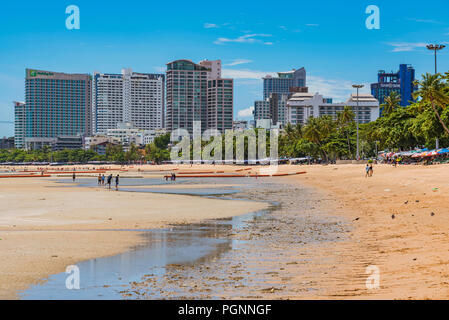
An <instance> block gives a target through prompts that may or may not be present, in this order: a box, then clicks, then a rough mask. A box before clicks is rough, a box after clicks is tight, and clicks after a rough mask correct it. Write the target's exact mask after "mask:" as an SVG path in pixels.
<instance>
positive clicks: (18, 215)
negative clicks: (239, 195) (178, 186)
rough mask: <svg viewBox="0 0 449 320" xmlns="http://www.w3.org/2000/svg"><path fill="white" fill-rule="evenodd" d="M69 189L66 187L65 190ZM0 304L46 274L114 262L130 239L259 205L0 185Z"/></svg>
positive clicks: (19, 182) (41, 182)
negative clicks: (74, 266) (144, 231)
mask: <svg viewBox="0 0 449 320" xmlns="http://www.w3.org/2000/svg"><path fill="white" fill-rule="evenodd" d="M69 185H70V184H69ZM0 201H1V202H2V210H1V212H0V239H1V240H0V261H2V263H1V264H0V298H3V299H5V298H6V299H11V298H17V295H16V294H17V292H18V290H24V289H26V288H27V287H28V286H29V285H30V284H33V283H37V282H38V281H39V280H40V279H43V278H45V277H47V276H49V275H51V274H55V273H59V272H64V271H65V268H66V267H67V266H69V265H71V264H75V263H76V262H79V261H83V260H86V259H91V258H96V257H103V256H109V255H114V254H118V253H120V252H124V251H126V250H129V249H130V248H132V247H134V246H135V245H138V244H139V243H141V242H142V241H143V240H142V238H141V237H139V233H138V232H132V231H128V232H127V231H115V232H114V231H107V230H118V229H130V230H136V229H137V230H139V229H151V228H162V227H167V226H168V225H170V224H185V223H192V222H199V221H202V220H204V219H217V218H224V217H231V216H234V215H241V214H244V213H247V212H253V211H258V210H262V209H265V208H266V207H267V204H266V203H262V202H250V201H230V200H220V199H208V198H201V197H194V196H183V195H167V194H153V193H137V192H134V193H131V192H116V191H113V190H111V191H110V190H107V189H105V188H85V187H65V186H64V185H62V184H56V183H55V182H54V181H53V180H50V178H32V179H27V178H25V179H2V180H1V181H0Z"/></svg>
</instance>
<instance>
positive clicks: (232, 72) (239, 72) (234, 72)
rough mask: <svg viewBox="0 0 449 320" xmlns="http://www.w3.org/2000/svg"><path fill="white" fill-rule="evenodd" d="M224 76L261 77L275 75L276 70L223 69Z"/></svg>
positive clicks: (235, 77)
mask: <svg viewBox="0 0 449 320" xmlns="http://www.w3.org/2000/svg"><path fill="white" fill-rule="evenodd" d="M221 72H222V73H223V77H224V78H233V79H259V80H260V79H262V78H263V77H265V76H266V75H271V76H275V75H276V72H265V71H255V70H249V69H223V70H222V71H221Z"/></svg>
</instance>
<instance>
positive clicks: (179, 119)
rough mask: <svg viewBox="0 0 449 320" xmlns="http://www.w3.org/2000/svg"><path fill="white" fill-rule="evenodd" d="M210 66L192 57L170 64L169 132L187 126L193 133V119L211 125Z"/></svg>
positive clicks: (203, 124) (168, 95) (167, 121)
mask: <svg viewBox="0 0 449 320" xmlns="http://www.w3.org/2000/svg"><path fill="white" fill-rule="evenodd" d="M209 70H210V69H209V68H207V67H204V66H201V65H199V64H196V63H194V62H192V61H190V60H176V61H173V62H170V63H167V116H166V127H167V130H168V131H172V130H175V129H186V130H187V131H189V132H190V133H193V121H199V122H201V129H202V130H205V128H207V76H208V75H207V73H208V71H209Z"/></svg>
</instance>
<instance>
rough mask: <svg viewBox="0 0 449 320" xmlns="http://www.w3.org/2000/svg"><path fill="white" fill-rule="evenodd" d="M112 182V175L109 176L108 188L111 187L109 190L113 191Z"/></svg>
mask: <svg viewBox="0 0 449 320" xmlns="http://www.w3.org/2000/svg"><path fill="white" fill-rule="evenodd" d="M111 182H112V174H110V175H109V176H108V186H109V189H111Z"/></svg>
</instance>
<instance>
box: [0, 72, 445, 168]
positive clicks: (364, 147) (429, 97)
mask: <svg viewBox="0 0 449 320" xmlns="http://www.w3.org/2000/svg"><path fill="white" fill-rule="evenodd" d="M415 85H416V86H417V87H418V90H417V91H415V92H414V94H413V98H414V99H415V102H411V104H410V105H409V106H407V107H401V106H400V100H401V99H400V96H399V94H397V93H396V92H392V93H391V94H390V95H389V96H388V97H386V98H385V99H384V103H383V104H382V105H381V106H380V107H381V110H382V116H381V117H379V118H378V119H377V120H376V121H373V122H370V123H366V124H360V125H359V141H360V154H361V156H362V157H363V158H372V157H377V152H378V151H380V150H390V151H404V150H409V149H412V148H416V147H428V148H430V149H433V148H434V147H435V142H436V140H437V139H438V140H439V143H440V145H441V146H449V128H448V126H449V108H448V106H449V72H446V73H445V74H435V75H433V74H429V73H427V74H425V75H423V76H422V79H421V80H419V81H416V82H415ZM258 130H261V129H255V133H256V134H255V136H256V139H258V133H257V131H258ZM221 138H222V141H223V142H222V143H223V145H222V148H223V149H222V151H223V152H222V154H223V159H224V156H225V151H226V150H225V148H226V146H225V143H224V142H225V138H224V135H223V136H222V137H221ZM213 139H214V138H213V137H212V138H211V141H213ZM208 142H210V141H202V143H201V145H202V148H203V149H204V148H205V146H206V145H207V143H208ZM256 143H257V144H258V141H256ZM356 144H357V133H356V119H355V113H354V112H353V110H352V109H351V108H350V107H348V106H346V107H344V109H343V110H342V111H341V112H338V113H337V116H336V118H335V119H334V118H332V117H331V116H329V115H325V116H321V117H318V118H314V117H311V118H309V119H308V121H307V123H306V124H305V125H301V124H297V125H295V126H292V125H291V124H287V125H286V126H285V128H284V130H283V131H282V134H281V135H280V136H279V142H278V146H279V150H278V156H279V157H280V158H297V157H311V158H315V159H322V160H323V161H325V162H327V161H334V160H338V159H355V158H356V148H357V147H356ZM265 145H266V148H267V154H269V148H270V137H269V135H268V136H267V141H266V144H265ZM171 146H172V145H171V144H170V133H167V134H165V135H162V136H159V137H156V138H155V139H154V141H153V142H152V143H150V144H148V145H146V146H145V147H144V148H141V149H139V148H138V147H137V146H135V145H131V146H130V147H129V148H128V150H127V151H125V150H124V149H123V147H122V146H121V145H112V144H111V145H108V146H107V147H106V154H105V155H100V154H98V153H96V152H95V151H93V150H81V149H80V150H62V151H51V149H50V148H49V147H44V148H43V149H40V150H29V151H27V150H18V149H12V150H0V162H78V163H86V162H89V161H110V162H116V163H129V162H136V161H151V162H154V163H162V162H163V161H167V160H170V147H171ZM247 146H248V140H247V139H246V140H245V159H247ZM233 148H234V155H235V148H236V139H234V140H233ZM192 150H193V148H191V151H190V152H191V156H192V152H193V151H192ZM212 155H213V154H212ZM234 158H235V156H234Z"/></svg>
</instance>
